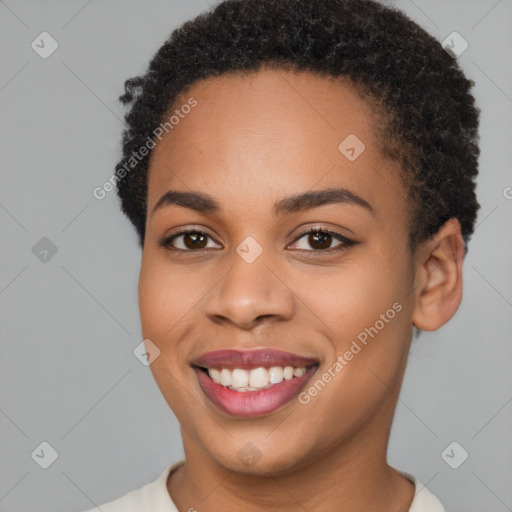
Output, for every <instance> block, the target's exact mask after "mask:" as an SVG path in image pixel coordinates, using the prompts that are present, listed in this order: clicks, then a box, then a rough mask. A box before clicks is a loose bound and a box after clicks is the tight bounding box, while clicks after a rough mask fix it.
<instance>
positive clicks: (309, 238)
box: [293, 228, 358, 254]
mask: <svg viewBox="0 0 512 512" xmlns="http://www.w3.org/2000/svg"><path fill="white" fill-rule="evenodd" d="M333 242H337V243H336V245H332V244H333ZM357 243H358V242H355V241H354V240H350V239H349V238H347V237H345V236H343V235H342V234H340V233H336V232H334V231H330V230H328V229H321V228H311V229H310V230H308V231H307V232H306V233H303V234H302V235H300V236H299V237H298V238H296V240H295V241H294V243H293V244H294V245H296V247H294V248H296V249H299V250H302V251H305V252H310V253H318V254H323V253H328V254H330V253H333V252H335V251H342V250H344V249H347V248H348V247H350V246H352V245H355V244H357ZM301 244H302V246H301Z"/></svg>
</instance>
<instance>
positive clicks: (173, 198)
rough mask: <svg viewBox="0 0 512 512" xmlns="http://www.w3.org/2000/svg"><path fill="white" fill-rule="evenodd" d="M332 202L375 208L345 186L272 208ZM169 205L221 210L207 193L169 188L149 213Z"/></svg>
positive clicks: (291, 209)
mask: <svg viewBox="0 0 512 512" xmlns="http://www.w3.org/2000/svg"><path fill="white" fill-rule="evenodd" d="M333 203H345V204H352V205H356V206H361V207H362V208H365V209H366V210H368V211H369V212H370V213H371V214H372V215H373V214H375V210H374V208H373V207H372V205H371V204H370V203H368V202H367V201H365V200H364V199H363V198H362V197H360V196H358V195H357V194H354V193H353V192H351V191H350V190H348V189H346V188H326V189H322V190H311V191H308V192H304V193H303V194H296V195H291V196H287V197H284V198H282V199H279V200H278V201H276V202H275V203H274V206H273V210H274V213H275V214H276V215H278V214H280V213H296V212H300V211H304V210H310V209H313V208H318V207H320V206H324V205H326V204H333ZM170 205H178V206H182V207H184V208H189V209H191V210H195V211H197V212H200V213H219V212H220V210H221V207H220V205H219V203H217V201H216V200H215V199H214V198H213V197H211V196H209V195H207V194H204V193H201V192H182V191H178V190H169V191H167V192H166V193H165V194H164V195H163V196H162V197H161V198H160V199H159V200H158V202H157V203H156V205H155V206H154V208H153V211H152V212H151V215H153V214H154V213H155V212H156V211H157V210H159V209H161V208H163V207H164V206H170Z"/></svg>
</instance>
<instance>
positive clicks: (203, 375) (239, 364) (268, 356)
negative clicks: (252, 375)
mask: <svg viewBox="0 0 512 512" xmlns="http://www.w3.org/2000/svg"><path fill="white" fill-rule="evenodd" d="M271 366H294V367H306V372H305V373H304V375H302V376H300V377H293V378H292V379H290V380H283V381H282V382H280V383H279V384H274V385H273V386H271V387H270V388H267V389H261V390H258V391H234V390H232V389H228V388H226V387H224V386H222V385H220V384H217V383H216V382H214V381H213V380H212V379H211V378H210V377H209V376H208V374H207V370H206V369H208V368H209V369H212V368H215V369H222V368H226V369H228V370H233V369H235V368H241V369H245V370H250V369H253V368H259V367H266V368H269V367H271ZM192 367H193V369H194V372H195V374H196V377H197V379H198V381H199V386H200V387H201V390H202V391H203V393H204V394H205V395H206V397H207V398H208V399H209V400H210V401H211V402H212V403H213V404H214V405H215V406H216V407H217V408H218V409H219V410H220V411H222V412H224V413H225V414H228V415H229V416H236V417H243V418H253V417H256V416H263V415H267V414H270V413H272V412H274V411H276V410H277V409H279V408H280V407H282V406H284V405H285V404H287V403H288V402H290V401H291V400H292V399H293V398H294V397H295V396H296V395H298V394H299V393H300V391H301V390H302V389H303V388H304V387H305V385H306V383H307V382H308V381H309V380H310V378H311V377H312V375H313V374H314V373H315V372H316V371H317V369H318V367H319V361H318V360H317V359H314V358H311V357H304V356H299V355H297V354H292V353H290V352H284V351H282V350H274V349H256V350H218V351H215V352H208V353H206V354H203V355H202V356H200V357H198V358H197V359H195V360H194V361H193V363H192Z"/></svg>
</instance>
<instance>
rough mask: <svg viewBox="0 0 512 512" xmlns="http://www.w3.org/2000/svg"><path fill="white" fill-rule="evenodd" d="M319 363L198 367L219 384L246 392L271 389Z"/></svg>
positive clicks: (301, 374) (303, 373)
mask: <svg viewBox="0 0 512 512" xmlns="http://www.w3.org/2000/svg"><path fill="white" fill-rule="evenodd" d="M316 366H318V363H315V364H310V365H307V366H296V367H295V366H290V365H287V366H270V367H264V366H259V367H258V368H253V369H244V368H234V369H229V368H221V367H219V368H204V367H198V369H199V370H201V371H202V372H203V373H205V374H206V375H208V377H209V378H210V379H211V380H213V382H215V383H216V384H219V385H221V386H223V387H225V388H227V389H231V390H232V391H237V392H241V393H246V392H249V391H260V390H264V389H269V388H271V387H273V386H276V385H277V384H280V383H281V382H283V381H287V380H292V379H297V378H300V377H302V376H303V375H305V374H306V372H307V371H308V370H310V369H311V368H313V367H316Z"/></svg>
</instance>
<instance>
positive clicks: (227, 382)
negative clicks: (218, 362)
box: [220, 368, 231, 386]
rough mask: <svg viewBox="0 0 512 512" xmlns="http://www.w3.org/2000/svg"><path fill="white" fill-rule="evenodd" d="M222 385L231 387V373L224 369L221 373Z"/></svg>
mask: <svg viewBox="0 0 512 512" xmlns="http://www.w3.org/2000/svg"><path fill="white" fill-rule="evenodd" d="M220 383H221V384H222V385H223V386H231V372H230V371H229V370H227V369H226V368H223V369H222V370H221V372H220Z"/></svg>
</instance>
